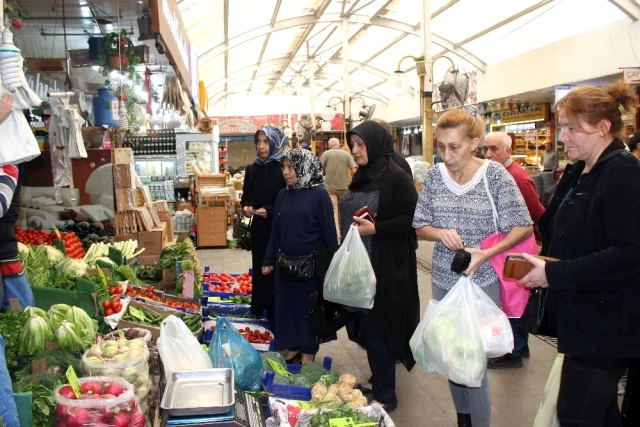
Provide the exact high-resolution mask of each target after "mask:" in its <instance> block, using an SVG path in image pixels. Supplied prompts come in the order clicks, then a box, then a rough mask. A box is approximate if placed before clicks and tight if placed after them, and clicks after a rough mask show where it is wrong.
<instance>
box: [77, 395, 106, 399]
mask: <svg viewBox="0 0 640 427" xmlns="http://www.w3.org/2000/svg"><path fill="white" fill-rule="evenodd" d="M94 399H101V397H100V395H99V394H83V395H82V396H80V400H94Z"/></svg>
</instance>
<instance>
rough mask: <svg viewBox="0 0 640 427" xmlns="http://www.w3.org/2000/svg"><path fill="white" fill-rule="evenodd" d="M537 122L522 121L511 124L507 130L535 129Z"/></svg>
mask: <svg viewBox="0 0 640 427" xmlns="http://www.w3.org/2000/svg"><path fill="white" fill-rule="evenodd" d="M535 129H536V124H535V123H521V124H519V125H509V126H507V127H506V132H522V131H524V130H535Z"/></svg>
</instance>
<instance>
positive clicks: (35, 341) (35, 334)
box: [18, 315, 54, 356]
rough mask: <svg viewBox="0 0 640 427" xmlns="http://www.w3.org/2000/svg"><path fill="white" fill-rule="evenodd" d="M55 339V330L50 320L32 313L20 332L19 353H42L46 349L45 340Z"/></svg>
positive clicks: (25, 354)
mask: <svg viewBox="0 0 640 427" xmlns="http://www.w3.org/2000/svg"><path fill="white" fill-rule="evenodd" d="M53 339H54V336H53V331H52V329H51V325H50V324H49V322H48V321H47V320H46V319H44V318H42V317H40V316H38V315H32V316H30V317H29V319H28V320H27V322H26V323H25V324H24V327H23V329H22V332H21V333H20V347H19V348H18V354H19V355H21V356H29V355H34V354H38V353H41V352H43V351H44V342H45V341H53Z"/></svg>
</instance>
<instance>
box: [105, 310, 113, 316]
mask: <svg viewBox="0 0 640 427" xmlns="http://www.w3.org/2000/svg"><path fill="white" fill-rule="evenodd" d="M112 314H113V310H112V309H110V308H107V309H106V310H105V311H104V315H105V316H111V315H112Z"/></svg>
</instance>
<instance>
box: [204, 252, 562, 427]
mask: <svg viewBox="0 0 640 427" xmlns="http://www.w3.org/2000/svg"><path fill="white" fill-rule="evenodd" d="M431 251H432V244H430V243H426V242H421V243H420V248H419V249H418V267H419V269H418V286H419V290H420V305H421V309H422V312H424V309H425V308H426V305H427V303H428V301H429V299H430V298H431V275H430V273H429V271H430V266H431ZM199 255H200V259H201V261H202V263H203V264H204V265H208V266H210V268H211V270H212V271H225V272H228V273H242V272H244V271H247V270H248V268H249V267H250V266H251V254H250V253H249V252H245V251H240V250H228V249H219V250H217V249H214V250H201V251H199ZM529 347H530V349H531V358H530V359H525V360H524V367H523V368H520V369H506V370H497V371H496V370H490V371H489V383H490V387H491V397H492V407H493V411H492V421H491V425H492V427H521V426H522V427H529V426H531V425H533V419H534V418H535V414H536V411H537V410H538V405H539V403H540V398H541V397H542V391H543V389H544V385H545V382H546V380H547V375H548V373H549V370H550V369H551V365H552V364H553V361H554V359H555V357H556V349H555V347H553V346H551V345H549V344H547V343H546V342H544V341H542V340H540V339H538V338H536V337H533V336H532V337H531V338H530V340H529ZM318 356H319V357H320V358H322V357H324V356H331V357H332V358H333V366H334V367H335V368H336V369H337V370H339V371H341V372H350V373H353V374H355V375H356V376H357V377H358V380H360V381H365V380H366V379H367V378H368V377H369V374H370V371H369V366H368V363H367V357H366V353H365V352H364V350H362V349H361V348H360V347H358V346H357V345H356V344H354V343H352V342H351V341H349V340H348V338H347V336H346V332H345V331H344V330H342V331H340V333H339V334H338V340H337V341H333V342H330V343H327V344H323V345H322V346H321V347H320V353H319V354H318ZM397 366H398V367H397V395H398V400H399V404H398V409H397V410H396V411H395V412H393V413H392V414H391V417H392V419H393V420H394V422H395V423H396V426H397V427H418V426H433V427H449V426H455V425H456V411H455V409H454V407H453V402H452V400H451V395H450V393H449V386H448V384H447V381H446V380H445V379H444V378H443V377H441V376H438V375H430V374H427V373H425V372H424V371H423V370H422V368H420V367H419V366H416V367H415V368H414V369H413V370H412V371H411V372H407V370H406V369H405V368H404V367H403V366H402V365H397Z"/></svg>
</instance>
